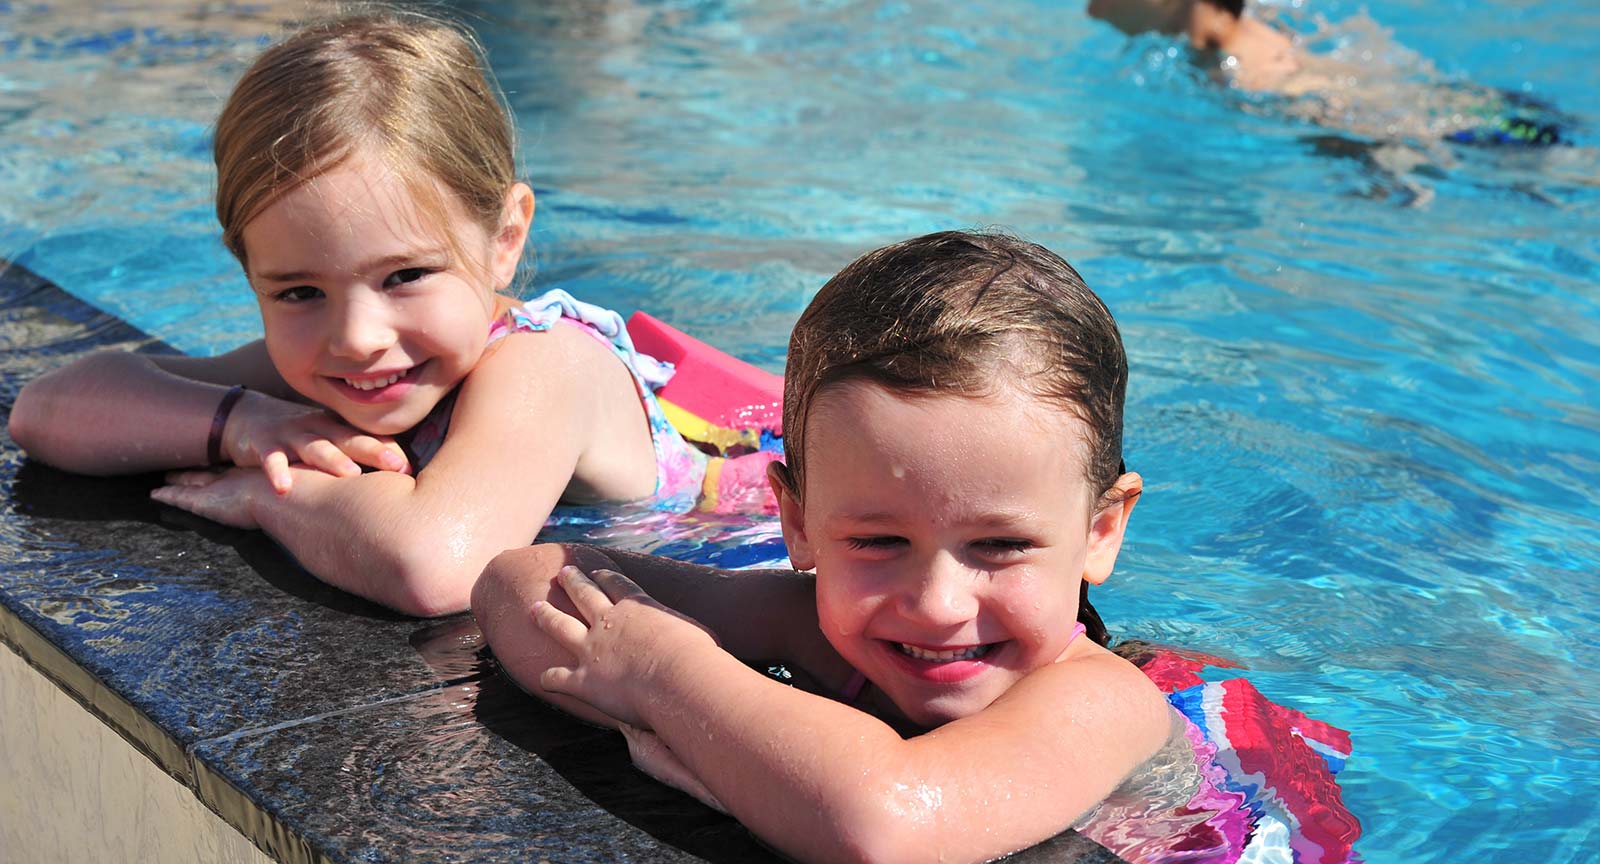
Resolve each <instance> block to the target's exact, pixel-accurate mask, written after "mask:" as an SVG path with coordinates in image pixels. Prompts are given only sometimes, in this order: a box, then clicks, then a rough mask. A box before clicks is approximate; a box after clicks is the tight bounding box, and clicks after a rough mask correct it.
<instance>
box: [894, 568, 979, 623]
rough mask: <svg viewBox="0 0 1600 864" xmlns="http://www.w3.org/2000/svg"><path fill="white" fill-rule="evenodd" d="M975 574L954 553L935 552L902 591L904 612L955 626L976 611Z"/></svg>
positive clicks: (924, 621) (915, 617) (927, 620)
mask: <svg viewBox="0 0 1600 864" xmlns="http://www.w3.org/2000/svg"><path fill="white" fill-rule="evenodd" d="M976 579H977V574H975V573H973V571H972V570H971V568H968V567H965V566H963V565H962V564H961V562H960V561H957V560H956V559H955V558H954V557H953V556H951V555H946V554H943V553H940V554H938V555H935V556H934V558H933V560H932V561H930V562H929V563H928V565H927V567H926V568H925V569H924V571H923V573H922V574H921V579H919V580H916V581H913V582H911V583H910V584H908V585H907V586H906V590H905V592H904V593H902V594H901V607H902V612H903V614H904V615H905V616H906V617H908V618H910V619H912V620H914V621H917V622H919V623H922V624H925V625H928V626H931V627H942V626H954V625H958V624H963V623H965V622H967V621H970V620H972V619H973V618H974V617H976V616H977V614H978V595H977V591H976V588H977V583H976Z"/></svg>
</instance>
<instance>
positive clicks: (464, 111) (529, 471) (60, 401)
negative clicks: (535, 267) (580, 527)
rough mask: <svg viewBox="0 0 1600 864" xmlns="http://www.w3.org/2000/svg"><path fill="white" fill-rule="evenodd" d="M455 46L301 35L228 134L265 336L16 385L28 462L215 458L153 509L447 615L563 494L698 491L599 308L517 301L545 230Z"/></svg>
mask: <svg viewBox="0 0 1600 864" xmlns="http://www.w3.org/2000/svg"><path fill="white" fill-rule="evenodd" d="M513 144H514V142H513V129H512V125H511V121H510V117H509V116H508V113H507V110H506V109H505V107H504V104H503V97H502V96H501V94H500V92H499V91H498V89H497V88H496V87H495V86H493V85H492V84H491V83H490V81H489V79H488V78H487V76H486V74H485V72H484V66H483V63H482V60H481V57H480V52H479V50H478V49H477V46H476V44H475V43H474V41H473V40H472V39H471V37H470V36H468V35H467V34H465V33H463V32H462V31H460V30H458V29H456V28H455V27H453V26H451V25H449V24H446V23H443V22H440V21H437V20H433V19H430V18H426V17H420V16H417V15H413V14H407V13H399V12H395V13H379V14H364V15H358V16H351V17H342V18H338V19H334V20H329V21H324V22H320V23H315V24H312V25H310V26H308V27H306V28H304V29H302V30H300V31H299V32H296V33H294V34H293V35H291V36H289V37H288V38H287V39H285V40H284V41H282V42H280V43H279V44H277V45H275V46H273V47H271V48H269V49H268V50H267V51H266V52H265V53H264V54H263V55H262V56H261V57H260V58H259V59H258V60H257V61H256V62H255V63H254V64H253V65H252V66H251V67H250V69H249V70H248V71H246V72H245V74H244V76H243V78H242V79H241V80H240V81H239V83H238V84H237V86H236V87H235V88H234V91H233V93H232V95H231V96H230V98H229V99H228V102H227V104H226V106H225V107H224V108H223V111H222V114H221V116H220V118H219V119H218V121H217V127H216V138H215V157H216V164H217V218H218V220H219V221H220V222H221V224H222V231H223V242H224V243H225V244H226V245H227V247H228V249H229V250H230V251H231V252H232V253H233V254H234V255H235V256H236V257H237V258H238V260H239V263H240V264H241V265H243V268H244V273H245V276H246V277H247V279H248V280H249V283H250V287H251V289H252V290H253V292H254V294H255V298H256V301H257V303H258V304H259V306H260V310H261V321H262V328H263V331H264V338H263V339H260V340H257V341H254V342H251V343H249V344H247V345H245V346H243V347H241V348H238V349H237V350H234V351H231V352H229V353H227V354H223V355H221V356H217V357H181V356H150V355H143V354H131V353H102V354H97V355H93V356H90V357H87V358H85V359H83V360H81V361H78V362H76V363H73V364H71V365H69V366H67V367H64V368H62V369H59V370H56V371H54V372H52V373H50V374H47V375H45V376H43V377H41V378H40V379H38V380H36V381H33V382H31V383H30V384H29V385H28V386H27V387H26V388H24V390H23V391H22V393H21V395H20V396H19V398H18V400H17V402H16V406H15V409H14V411H13V413H12V415H11V420H10V431H11V435H12V437H13V439H14V440H16V441H17V442H18V443H19V444H20V445H22V447H24V448H25V449H26V450H27V451H28V453H29V455H30V456H32V457H34V458H37V459H41V460H43V461H45V462H48V463H51V464H53V465H56V466H58V467H61V468H64V469H67V470H70V471H78V472H83V473H88V474H123V473H134V472H144V471H152V470H164V469H177V468H185V467H190V466H203V465H211V466H213V468H212V469H211V470H199V471H194V470H191V471H182V472H178V473H173V474H170V475H168V477H167V482H166V485H164V486H162V487H161V488H158V489H156V490H155V491H154V492H152V493H151V494H152V497H154V498H155V499H157V500H159V501H162V502H164V503H167V504H170V505H172V506H174V507H179V508H182V509H184V510H188V511H191V512H194V513H197V514H199V515H201V516H205V517H208V518H211V519H214V520H216V521H219V522H223V523H226V524H229V525H234V526H238V527H242V528H260V529H262V530H264V531H266V532H267V533H268V534H270V535H271V536H272V537H273V538H275V539H276V540H277V541H278V542H279V543H281V544H282V545H283V546H285V547H286V548H287V549H288V550H289V551H290V552H291V553H292V554H293V555H294V556H295V557H296V558H297V559H298V560H299V561H300V563H301V564H303V565H304V566H305V567H306V568H307V569H308V570H309V571H310V572H311V573H313V574H315V575H316V576H317V577H319V578H321V579H323V580H325V581H327V582H329V583H332V584H334V585H337V586H339V587H341V588H344V589H346V590H348V591H351V592H354V593H356V594H359V595H361V596H363V597H367V598H370V599H372V600H375V601H377V602H379V603H382V604H384V605H386V606H389V607H392V608H394V609H397V610H400V611H403V612H407V613H411V614H416V615H438V614H443V613H448V612H454V611H459V610H461V609H464V608H465V607H466V605H467V600H468V595H469V591H470V589H471V586H472V583H473V580H474V579H476V578H477V576H478V574H479V572H480V571H481V570H482V569H483V566H484V565H485V564H486V563H487V562H488V561H489V559H490V558H491V557H493V556H494V555H495V554H496V553H497V552H500V551H502V550H504V549H507V548H509V547H513V546H519V545H524V544H526V543H528V542H529V541H531V540H532V539H533V537H534V536H535V535H536V534H537V532H538V530H539V528H540V526H541V525H542V524H543V522H544V520H545V518H546V517H547V516H548V514H549V513H550V510H551V508H552V507H553V506H554V505H555V504H556V502H557V501H558V500H571V501H583V502H593V501H611V500H631V499H646V498H654V499H655V500H657V501H665V500H669V499H671V500H676V499H680V498H682V497H684V496H685V495H687V496H688V497H690V498H691V499H692V497H693V493H694V492H695V491H697V490H698V482H699V474H697V473H696V471H697V470H703V466H704V458H703V457H700V456H699V455H698V454H697V453H695V452H694V451H691V450H690V449H689V448H688V447H687V446H686V445H685V444H684V442H683V441H682V440H681V439H680V438H679V437H678V436H677V435H676V434H674V433H672V431H671V427H670V426H669V425H667V423H666V421H665V420H664V419H662V418H661V416H660V411H659V408H658V407H657V406H656V405H655V402H654V400H653V398H652V396H651V395H650V386H651V385H652V384H657V385H658V384H659V383H660V379H661V377H662V375H663V374H664V373H663V370H662V369H660V368H659V367H658V366H657V365H656V364H654V363H653V361H650V360H649V358H645V357H641V356H639V355H637V354H636V353H635V352H633V350H632V347H631V343H630V342H629V340H628V337H627V333H626V331H625V330H624V329H623V328H622V322H621V320H620V318H618V317H617V316H616V314H615V313H611V312H608V311H606V310H602V309H598V308H596V307H592V306H588V305H587V304H584V303H581V302H578V301H576V300H574V299H573V298H571V297H569V296H567V295H566V294H565V293H564V292H560V291H554V292H550V293H549V294H547V295H545V296H543V297H541V298H538V299H537V300H534V301H529V302H528V303H519V302H518V301H517V300H515V299H513V298H512V297H510V296H508V295H507V294H506V293H505V292H506V291H507V290H508V288H510V286H511V284H512V280H513V276H514V275H515V273H516V271H517V264H518V261H519V260H520V259H521V257H522V254H523V249H524V245H525V242H526V240H527V236H528V230H529V226H530V223H531V221H532V219H533V213H534V196H533V192H532V190H531V189H530V188H529V187H528V186H527V185H526V184H524V183H522V182H520V181H519V180H518V179H517V175H516V172H515V165H514V157H513V152H514V147H513Z"/></svg>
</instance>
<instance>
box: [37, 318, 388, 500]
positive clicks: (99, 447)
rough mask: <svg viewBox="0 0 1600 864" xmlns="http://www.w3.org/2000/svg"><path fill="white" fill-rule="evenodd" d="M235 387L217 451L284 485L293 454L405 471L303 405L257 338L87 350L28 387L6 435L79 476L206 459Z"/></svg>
mask: <svg viewBox="0 0 1600 864" xmlns="http://www.w3.org/2000/svg"><path fill="white" fill-rule="evenodd" d="M234 384H242V385H244V386H245V387H247V388H248V390H247V391H246V392H245V393H244V394H243V396H242V397H241V398H240V399H239V401H238V402H237V403H236V404H235V405H234V407H233V410H232V412H231V413H230V414H229V415H228V418H227V424H226V426H225V427H224V429H223V436H222V456H223V458H224V459H225V460H227V461H230V462H233V463H235V464H239V465H265V466H266V468H267V472H268V474H269V476H270V478H271V479H272V481H273V485H274V487H275V488H278V489H279V490H280V491H287V485H288V477H289V472H288V465H289V462H290V454H293V458H295V459H297V460H299V461H302V462H305V463H307V464H310V465H312V466H314V467H316V468H319V469H321V470H324V471H327V472H330V473H333V474H337V475H340V476H354V475H355V474H359V473H360V470H361V469H360V467H359V466H358V465H357V464H356V462H358V461H359V462H361V463H364V464H368V465H372V466H373V467H379V468H389V469H395V470H398V469H403V468H405V457H404V455H403V454H402V453H401V452H400V450H399V448H398V447H397V446H396V445H394V444H393V443H392V442H390V441H387V440H385V439H378V438H375V437H373V436H370V435H365V434H362V433H360V432H358V431H357V430H355V429H352V428H350V427H349V426H348V425H347V424H345V423H344V422H342V421H341V420H339V419H338V418H337V417H334V416H333V415H331V414H329V413H328V412H326V411H324V410H322V409H321V408H318V407H316V406H311V405H306V404H303V403H301V402H300V401H298V397H297V396H296V395H295V394H294V393H293V392H292V391H291V390H290V389H289V388H288V387H287V386H286V385H285V384H284V383H283V380H282V378H280V377H279V376H278V374H277V371H276V370H275V369H274V368H273V366H272V362H271V360H270V358H268V357H267V352H266V347H265V345H264V343H262V342H261V341H259V340H257V341H255V342H251V343H250V344H248V345H245V346H243V347H241V348H238V349H235V350H233V351H230V352H228V353H227V354H223V355H220V356H217V357H187V356H182V355H153V354H134V353H130V352H126V351H107V352H102V353H99V354H92V355H90V356H88V357H85V358H83V359H81V360H78V361H76V362H74V363H70V364H68V365H66V366H63V367H61V368H60V369H56V370H54V371H51V372H49V373H46V374H45V375H42V376H40V377H39V378H36V379H34V380H33V381H30V382H29V383H28V384H27V385H26V386H25V387H23V388H22V392H21V393H19V394H18V395H17V401H16V404H15V405H14V406H13V407H12V411H11V419H10V423H9V430H8V431H9V432H10V434H11V438H12V440H14V441H16V442H17V444H18V445H20V446H21V447H22V448H23V449H24V450H26V451H27V452H28V455H30V456H32V457H33V458H35V459H38V460H40V461H43V462H47V463H49V464H51V465H54V466H56V467H58V468H62V469H65V470H68V471H75V472H78V473H81V474H96V475H111V474H136V473H140V472H144V471H160V470H167V469H172V468H183V467H189V466H195V465H204V464H205V463H206V460H207V453H206V449H207V443H208V440H209V438H210V434H211V424H212V418H213V417H215V415H216V413H217V409H218V406H220V405H221V403H222V398H223V396H224V394H226V393H227V392H228V388H229V386H231V385H234ZM274 454H276V455H274Z"/></svg>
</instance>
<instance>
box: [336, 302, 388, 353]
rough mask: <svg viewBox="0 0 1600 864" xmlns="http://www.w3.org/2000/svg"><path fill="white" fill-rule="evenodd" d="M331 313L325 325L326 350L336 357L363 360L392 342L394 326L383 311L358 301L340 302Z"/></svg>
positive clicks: (380, 351) (379, 351)
mask: <svg viewBox="0 0 1600 864" xmlns="http://www.w3.org/2000/svg"><path fill="white" fill-rule="evenodd" d="M334 315H335V318H334V320H333V321H330V322H329V328H328V329H329V333H328V353H330V354H332V355H334V356H335V357H343V358H347V359H350V360H364V359H366V358H368V357H372V356H374V355H377V354H381V353H383V352H384V351H387V350H388V349H389V348H390V346H392V345H394V342H395V331H394V327H393V326H392V325H391V324H390V323H389V321H388V317H387V316H386V315H385V314H384V310H382V309H377V308H374V307H373V305H372V304H370V303H361V302H359V301H357V302H347V303H345V304H343V306H342V307H341V308H339V309H337V310H335V311H334Z"/></svg>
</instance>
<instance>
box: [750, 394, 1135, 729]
mask: <svg viewBox="0 0 1600 864" xmlns="http://www.w3.org/2000/svg"><path fill="white" fill-rule="evenodd" d="M807 429H808V430H809V431H808V432H807V433H806V434H807V436H808V439H807V443H806V448H807V455H806V460H807V469H806V472H807V473H806V478H805V488H804V489H803V490H801V498H802V499H803V500H802V501H796V500H795V498H794V497H793V496H792V495H788V494H783V493H780V503H781V505H782V515H783V520H784V538H785V540H786V541H787V542H788V544H789V551H790V556H791V558H792V559H793V563H794V565H795V567H797V568H799V569H802V570H805V569H811V568H815V569H816V573H817V581H816V584H817V615H818V621H819V624H820V626H821V627H822V629H823V633H824V635H825V636H826V637H827V638H828V640H829V642H831V643H832V645H833V647H834V649H835V650H837V651H838V652H839V654H840V655H841V656H842V657H843V658H844V659H845V660H846V661H848V662H849V663H850V664H851V665H852V666H853V667H855V669H856V670H858V671H860V672H861V673H863V674H864V675H866V676H867V678H869V679H870V680H871V681H872V682H873V683H874V684H875V685H877V686H878V688H879V689H881V690H882V691H884V693H885V694H886V695H888V696H889V697H890V699H892V700H893V701H894V703H895V705H896V706H898V707H899V709H900V710H901V711H902V712H904V713H905V715H906V716H907V717H908V718H909V719H911V720H912V721H914V722H916V723H919V724H921V725H924V726H935V725H938V724H940V723H944V722H947V721H949V720H954V719H957V718H960V717H965V716H969V715H971V714H974V713H976V712H978V711H981V710H982V709H983V708H985V707H987V706H988V705H989V704H990V703H991V702H993V701H994V700H995V699H997V698H999V696H1000V695H1001V694H1003V693H1005V692H1006V690H1008V689H1010V688H1011V686H1012V685H1014V684H1015V683H1017V682H1018V681H1019V680H1021V679H1022V678H1023V677H1024V676H1026V675H1027V674H1028V673H1029V672H1031V671H1033V670H1035V669H1038V668H1040V667H1041V666H1043V665H1045V664H1048V663H1052V662H1055V661H1056V660H1058V659H1061V658H1062V657H1063V656H1065V655H1066V653H1067V652H1068V650H1069V646H1070V647H1071V650H1092V649H1088V648H1087V647H1086V646H1085V644H1084V643H1085V642H1086V641H1087V640H1080V641H1079V642H1078V643H1077V644H1076V645H1072V644H1071V637H1072V632H1073V626H1074V624H1075V623H1076V621H1077V614H1078V596H1079V588H1080V584H1081V582H1082V581H1083V580H1084V579H1088V580H1089V581H1091V582H1095V583H1098V582H1101V581H1103V580H1104V579H1105V578H1106V576H1108V575H1109V574H1110V572H1111V565H1112V564H1113V563H1114V561H1115V559H1116V554H1117V550H1118V548H1120V546H1121V542H1122V534H1123V529H1124V528H1125V527H1126V524H1127V514H1128V512H1129V511H1130V510H1131V507H1132V503H1131V500H1129V501H1128V502H1125V503H1123V504H1117V505H1113V506H1112V507H1110V508H1101V509H1099V510H1097V509H1096V508H1095V507H1094V501H1095V496H1094V494H1093V490H1091V489H1090V487H1089V484H1088V481H1087V480H1086V479H1085V476H1084V456H1083V454H1084V452H1085V449H1086V448H1085V445H1084V426H1083V424H1082V422H1081V421H1079V420H1078V419H1077V418H1076V417H1075V416H1073V415H1072V414H1070V413H1068V412H1066V411H1063V410H1061V409H1060V408H1059V407H1057V406H1055V405H1052V404H1048V403H1045V402H1042V401H1040V400H1038V399H1037V398H1035V397H1031V396H1029V395H1027V394H1024V393H1020V392H1017V391H1016V390H1014V389H1012V388H1002V389H1001V390H1000V391H999V392H998V393H996V394H994V395H992V396H985V397H978V398H974V397H967V396H959V395H927V396H915V397H907V396H902V395H897V394H895V393H892V392H890V391H888V390H886V389H884V388H883V387H881V386H878V385H876V384H872V383H869V382H865V381H859V380H856V381H847V382H845V383H841V384H836V385H832V386H830V387H828V388H827V389H825V390H824V391H823V392H822V393H821V394H819V395H818V397H817V399H816V401H815V403H814V404H813V406H812V411H811V417H810V418H809V420H808V422H807ZM1130 478H1131V479H1130ZM1120 482H1124V483H1128V484H1132V485H1131V488H1132V489H1134V490H1135V491H1136V489H1137V483H1138V478H1137V475H1124V480H1123V481H1120Z"/></svg>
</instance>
